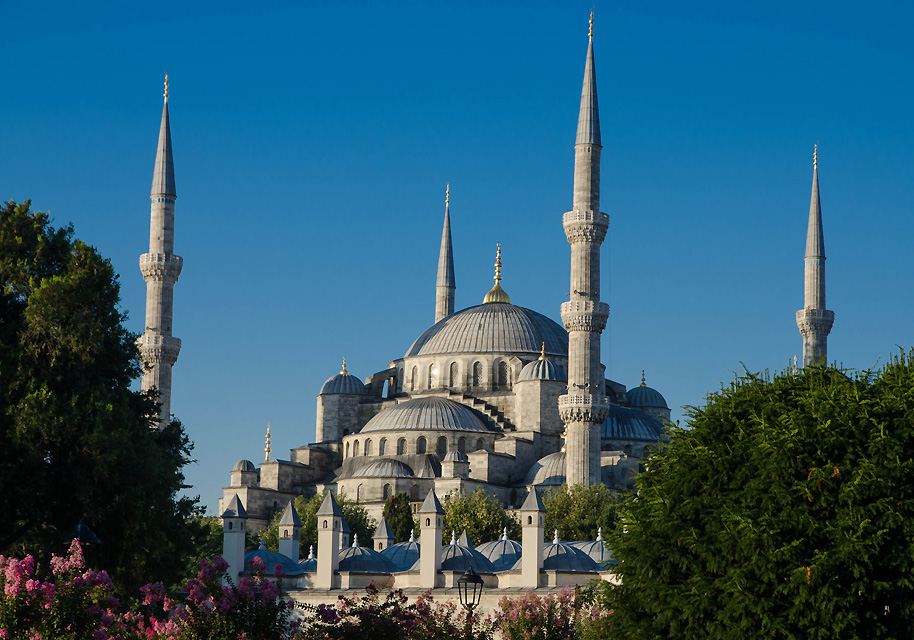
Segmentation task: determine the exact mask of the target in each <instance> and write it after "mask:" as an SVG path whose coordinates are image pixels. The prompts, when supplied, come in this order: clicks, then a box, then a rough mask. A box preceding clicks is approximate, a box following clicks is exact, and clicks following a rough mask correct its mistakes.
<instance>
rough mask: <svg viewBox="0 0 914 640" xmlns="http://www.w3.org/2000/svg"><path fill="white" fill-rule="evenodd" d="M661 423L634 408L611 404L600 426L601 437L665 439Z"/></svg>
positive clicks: (615, 438)
mask: <svg viewBox="0 0 914 640" xmlns="http://www.w3.org/2000/svg"><path fill="white" fill-rule="evenodd" d="M663 431H664V429H663V423H662V422H660V419H659V418H655V417H653V416H649V415H647V414H646V413H642V412H640V411H636V410H634V409H626V408H624V407H617V406H616V405H612V406H611V407H610V408H609V415H608V416H607V417H606V422H604V423H603V425H602V427H601V428H600V434H601V437H602V438H604V439H608V440H645V441H647V442H653V443H656V442H657V441H658V440H663V441H666V440H667V437H666V436H665V435H664V433H663Z"/></svg>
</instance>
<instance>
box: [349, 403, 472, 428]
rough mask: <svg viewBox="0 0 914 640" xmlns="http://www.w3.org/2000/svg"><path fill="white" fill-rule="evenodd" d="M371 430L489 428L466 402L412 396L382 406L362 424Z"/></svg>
mask: <svg viewBox="0 0 914 640" xmlns="http://www.w3.org/2000/svg"><path fill="white" fill-rule="evenodd" d="M372 431H482V432H486V433H490V431H489V429H488V428H487V427H486V425H485V424H484V423H483V421H482V420H481V419H480V418H479V417H478V416H477V415H476V413H475V412H474V411H473V410H472V409H470V408H469V407H468V406H466V405H462V404H460V403H458V402H454V401H453V400H448V399H447V398H416V399H413V400H407V401H406V402H401V403H400V404H398V405H396V406H393V407H391V408H390V409H385V410H384V411H382V412H381V413H379V414H378V415H376V416H375V417H374V418H372V419H371V420H369V421H368V423H367V424H366V425H365V426H364V427H362V430H361V431H360V433H371V432H372Z"/></svg>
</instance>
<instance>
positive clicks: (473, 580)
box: [457, 567, 484, 611]
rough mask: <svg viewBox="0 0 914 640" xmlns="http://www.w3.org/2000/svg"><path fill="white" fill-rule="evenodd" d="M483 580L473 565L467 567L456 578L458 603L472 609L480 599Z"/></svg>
mask: <svg viewBox="0 0 914 640" xmlns="http://www.w3.org/2000/svg"><path fill="white" fill-rule="evenodd" d="M483 584H484V583H483V580H482V578H481V577H480V576H479V574H478V573H476V571H474V570H473V567H470V568H469V569H467V572H466V573H464V574H463V575H462V576H460V577H459V578H457V589H458V593H459V595H460V604H461V605H462V606H463V607H464V608H465V609H468V610H470V611H472V610H473V609H474V608H475V607H476V605H478V604H479V601H480V600H481V599H482V587H483Z"/></svg>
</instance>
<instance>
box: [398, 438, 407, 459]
mask: <svg viewBox="0 0 914 640" xmlns="http://www.w3.org/2000/svg"><path fill="white" fill-rule="evenodd" d="M405 453H406V438H400V439H399V440H397V455H398V456H402V455H404V454H405Z"/></svg>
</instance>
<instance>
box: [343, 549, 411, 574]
mask: <svg viewBox="0 0 914 640" xmlns="http://www.w3.org/2000/svg"><path fill="white" fill-rule="evenodd" d="M339 558H340V566H339V570H340V571H349V572H350V573H393V572H394V571H396V570H397V568H396V567H395V566H394V565H393V563H392V562H391V561H390V560H388V559H387V558H385V557H384V556H382V555H381V554H380V553H379V552H377V551H375V550H374V549H370V548H368V547H360V546H358V543H356V544H354V545H353V546H351V547H349V548H347V549H343V550H341V551H340V556H339Z"/></svg>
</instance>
